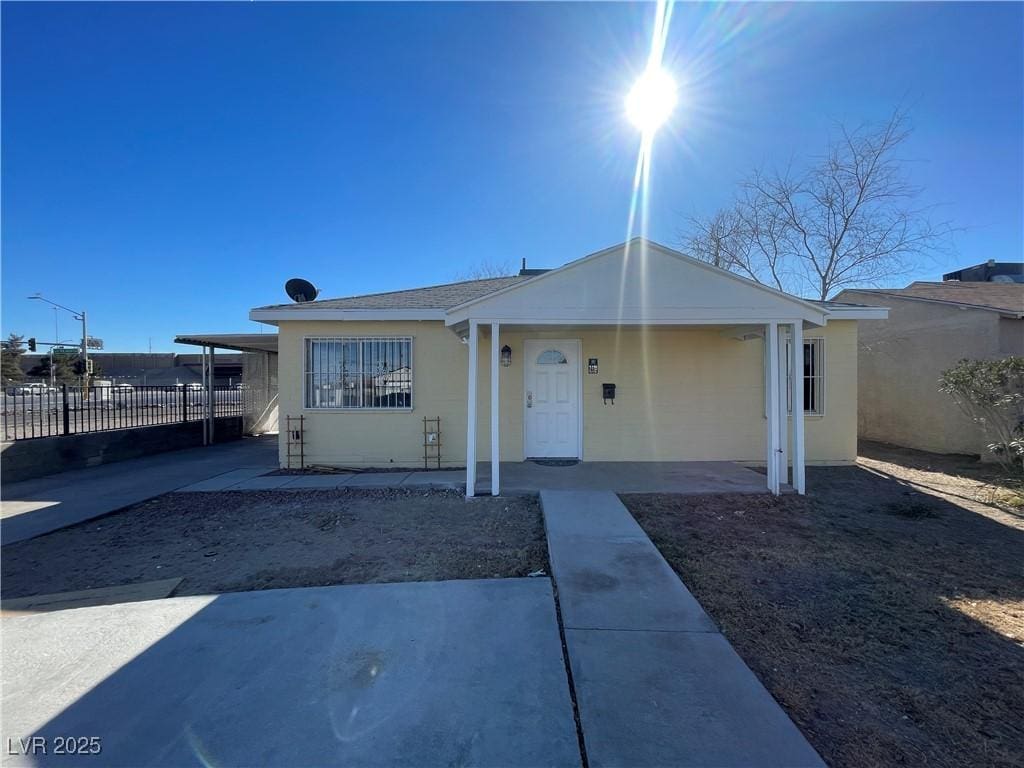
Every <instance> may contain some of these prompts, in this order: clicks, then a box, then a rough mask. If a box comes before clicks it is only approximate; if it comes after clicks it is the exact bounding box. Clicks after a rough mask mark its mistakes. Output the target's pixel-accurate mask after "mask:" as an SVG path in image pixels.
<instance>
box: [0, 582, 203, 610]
mask: <svg viewBox="0 0 1024 768" xmlns="http://www.w3.org/2000/svg"><path fill="white" fill-rule="evenodd" d="M182 578H183V577H181V576H179V577H177V578H174V579H160V580H158V581H143V582H139V583H138V584H121V585H118V586H116V587H101V588H99V589H82V590H79V591H77V592H57V593H55V594H52V595H33V596H32V597H17V598H14V599H12V600H0V615H2V616H17V615H18V614H22V613H40V612H44V611H63V610H66V609H68V608H86V607H88V606H91V605H113V604H114V603H137V602H139V601H141V600H159V599H160V598H162V597H169V596H170V594H171V593H172V592H174V590H175V589H177V587H178V585H179V584H180V583H181V580H182Z"/></svg>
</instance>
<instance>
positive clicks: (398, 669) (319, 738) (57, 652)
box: [0, 578, 581, 767]
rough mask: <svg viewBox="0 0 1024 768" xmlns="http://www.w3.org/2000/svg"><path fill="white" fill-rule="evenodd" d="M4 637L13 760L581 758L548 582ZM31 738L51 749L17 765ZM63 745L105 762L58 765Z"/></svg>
mask: <svg viewBox="0 0 1024 768" xmlns="http://www.w3.org/2000/svg"><path fill="white" fill-rule="evenodd" d="M0 632H2V641H3V648H4V664H3V671H2V674H3V678H2V689H3V712H4V745H5V746H4V750H5V753H7V752H8V747H7V745H8V743H11V744H13V745H14V747H13V749H14V751H15V753H16V754H15V755H13V756H12V755H9V754H5V756H4V764H5V765H37V766H38V765H59V766H72V765H85V766H97V765H103V766H142V765H146V766H184V765H217V766H220V765H225V766H229V765H338V766H389V767H390V766H402V765H405V766H470V765H474V766H524V767H525V766H540V765H544V766H579V765H580V762H581V760H580V751H579V742H578V739H577V735H576V727H575V723H574V721H573V711H572V702H571V700H570V696H569V687H568V682H567V680H566V674H565V662H564V660H563V656H562V647H561V642H560V638H559V632H558V625H557V619H556V614H555V605H554V599H553V595H552V590H551V582H550V580H549V579H544V578H535V579H491V580H485V581H445V582H424V583H410V584H367V585H353V586H336V587H314V588H309V589H281V590H265V591H261V592H238V593H233V594H226V595H219V596H204V597H181V598H169V599H166V600H154V601H151V602H143V603H130V604H122V605H109V606H102V607H95V608H80V609H77V610H65V611H58V612H55V613H45V614H37V615H31V616H19V617H15V618H4V619H2V620H0ZM32 736H40V737H46V739H47V744H48V745H49V746H50V747H51V749H50V754H36V755H34V756H31V755H30V756H26V755H19V754H17V752H18V751H19V750H20V747H19V745H20V744H21V743H25V744H28V743H29V739H30V738H31V737H32ZM55 736H62V737H66V736H96V737H98V738H99V739H100V741H101V745H102V752H101V753H100V754H99V755H98V756H97V755H78V756H75V755H70V756H69V755H54V754H52V745H53V738H54V737H55ZM8 739H10V742H8ZM19 739H24V740H25V741H24V742H19Z"/></svg>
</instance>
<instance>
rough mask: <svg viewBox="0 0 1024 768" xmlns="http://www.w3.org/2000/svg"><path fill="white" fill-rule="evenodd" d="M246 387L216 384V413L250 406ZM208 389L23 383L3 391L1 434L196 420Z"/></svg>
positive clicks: (27, 435) (237, 412) (25, 435)
mask: <svg viewBox="0 0 1024 768" xmlns="http://www.w3.org/2000/svg"><path fill="white" fill-rule="evenodd" d="M251 399H252V398H251V397H250V396H249V391H248V390H247V389H246V388H245V387H237V386H234V387H232V386H223V385H218V386H215V387H214V391H213V405H214V415H215V416H217V417H220V416H242V415H244V414H245V413H246V412H247V411H248V410H250V407H249V406H250V405H251V403H250V400H251ZM208 403H209V393H208V392H207V391H206V389H204V388H201V387H198V386H196V385H188V384H185V385H174V386H165V387H160V386H131V385H127V384H122V385H113V386H103V387H90V388H89V391H88V394H87V396H85V395H83V392H82V388H81V387H78V386H69V385H62V386H58V387H50V386H46V385H42V384H25V385H17V386H12V387H8V388H7V389H6V390H5V391H4V395H3V411H2V414H0V417H2V421H3V436H4V440H28V439H32V438H35V437H55V436H57V435H73V434H81V433H84V432H104V431H107V430H112V429H133V428H135V427H149V426H155V425H158V424H174V423H177V422H184V421H199V420H201V419H204V418H206V416H207V414H208Z"/></svg>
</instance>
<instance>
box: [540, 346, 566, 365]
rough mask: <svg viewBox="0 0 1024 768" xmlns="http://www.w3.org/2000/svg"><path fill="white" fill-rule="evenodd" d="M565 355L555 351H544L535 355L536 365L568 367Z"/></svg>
mask: <svg viewBox="0 0 1024 768" xmlns="http://www.w3.org/2000/svg"><path fill="white" fill-rule="evenodd" d="M568 364H569V361H568V360H566V359H565V355H564V354H562V353H561V352H559V351H558V350H557V349H546V350H544V351H543V352H541V353H540V354H539V355H537V365H568Z"/></svg>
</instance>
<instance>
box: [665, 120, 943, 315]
mask: <svg viewBox="0 0 1024 768" xmlns="http://www.w3.org/2000/svg"><path fill="white" fill-rule="evenodd" d="M909 135H910V129H909V128H908V126H907V120H906V116H905V115H904V113H903V112H901V111H899V110H897V111H896V112H894V113H893V114H892V116H891V117H890V118H889V120H888V121H887V122H886V123H884V124H882V125H875V126H872V125H862V126H860V127H859V128H857V129H856V130H852V131H851V130H848V129H846V128H845V127H844V128H841V132H840V136H839V138H837V139H836V140H833V141H832V142H831V143H830V145H829V148H828V152H827V154H826V155H825V156H824V157H823V158H819V159H816V160H812V161H810V162H808V163H807V165H806V167H804V168H803V169H802V170H794V169H793V167H792V166H790V167H789V168H787V169H786V170H785V171H773V172H764V171H755V172H754V173H752V174H751V175H750V176H749V177H748V178H747V179H746V180H745V181H743V182H742V183H741V184H740V188H739V191H738V193H737V196H736V199H735V200H734V202H733V203H732V205H731V206H730V207H729V208H726V209H724V210H722V211H719V212H717V213H715V214H714V215H712V216H711V217H710V218H706V219H700V218H695V219H691V220H690V222H689V226H688V228H687V231H686V232H685V233H684V235H683V241H684V247H685V248H687V249H688V250H689V252H690V254H691V255H692V256H694V257H696V258H698V259H702V260H704V261H708V262H710V263H712V264H715V265H717V266H721V267H724V268H726V269H730V270H733V271H735V272H738V273H740V274H743V275H744V276H746V277H749V278H751V279H753V280H757V281H758V282H762V283H766V284H769V285H772V286H774V287H776V288H779V289H781V290H786V291H789V292H790V293H798V294H803V293H807V292H810V293H811V295H813V296H815V297H817V298H819V299H821V300H825V299H827V298H828V297H829V295H831V294H833V293H834V292H836V291H837V290H839V289H841V288H844V287H847V286H851V285H877V284H878V283H880V282H881V281H883V280H885V279H887V278H892V277H895V276H898V275H900V274H901V273H903V272H905V271H906V267H907V261H908V259H909V258H910V257H912V256H914V255H917V254H921V253H926V252H929V251H934V250H938V249H941V248H942V247H944V245H945V244H946V243H947V242H948V240H947V237H948V236H949V235H950V234H951V232H952V230H951V228H950V227H949V225H948V224H947V223H941V224H935V223H933V222H932V220H931V218H930V214H931V210H930V209H929V208H926V207H917V206H915V201H916V200H917V198H918V197H919V195H920V193H921V190H920V188H918V187H915V186H914V185H912V184H911V183H910V181H909V179H908V176H907V173H906V161H904V160H902V159H901V158H900V157H898V156H897V154H896V153H897V150H898V149H899V147H900V146H901V145H902V144H903V143H904V142H905V141H906V140H907V138H908V137H909Z"/></svg>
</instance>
